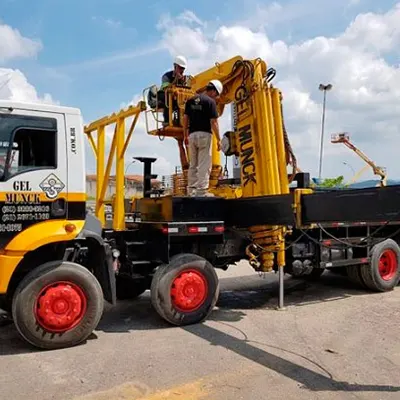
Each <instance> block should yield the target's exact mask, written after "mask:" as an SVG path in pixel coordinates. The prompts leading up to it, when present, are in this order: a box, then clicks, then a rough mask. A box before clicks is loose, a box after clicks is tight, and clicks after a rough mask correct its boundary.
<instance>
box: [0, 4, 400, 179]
mask: <svg viewBox="0 0 400 400" xmlns="http://www.w3.org/2000/svg"><path fill="white" fill-rule="evenodd" d="M0 3H1V7H0V9H1V11H0V25H1V24H3V25H8V26H10V27H11V28H13V29H17V30H18V31H19V33H20V34H21V35H22V36H23V37H25V38H30V39H37V40H38V41H40V43H41V46H42V48H41V50H40V51H39V52H38V53H37V54H36V56H35V57H25V58H11V59H9V60H8V61H7V62H6V63H5V64H3V65H0V68H1V67H5V68H10V69H19V70H21V71H22V72H23V74H24V75H25V76H26V77H27V79H28V81H29V83H30V84H31V85H33V86H34V87H35V88H36V90H37V92H38V93H39V95H40V96H42V95H43V94H44V93H50V94H51V96H52V98H53V99H54V100H56V101H59V102H60V103H61V104H63V105H71V106H76V107H79V108H80V109H81V110H82V113H83V116H84V119H85V121H90V120H93V119H95V118H98V117H101V116H103V115H104V114H108V113H111V112H113V111H116V110H118V109H119V107H120V105H121V104H123V103H125V104H126V103H127V102H129V101H131V100H132V98H133V96H135V95H138V94H140V93H141V92H142V90H143V89H144V88H145V87H148V86H150V85H151V84H153V83H156V84H157V83H159V82H160V77H161V75H162V74H163V73H164V72H165V71H166V70H168V69H169V68H170V67H171V56H172V53H174V52H179V53H181V51H180V50H181V49H189V51H191V50H192V47H195V45H197V44H198V43H196V42H193V41H192V42H191V45H189V46H192V47H187V46H188V44H187V43H186V44H185V39H186V38H185V37H180V38H179V37H176V32H177V31H176V30H175V28H174V26H173V27H170V28H168V27H165V26H164V27H160V25H159V23H160V21H161V20H162V19H164V20H165V17H166V16H167V15H169V16H170V18H172V20H171V23H174V24H183V22H182V19H181V20H180V22H177V21H178V19H179V15H181V14H182V13H183V12H185V11H191V12H192V13H194V15H195V17H196V18H197V19H198V20H200V22H193V20H192V21H187V20H186V21H184V23H185V24H186V25H187V26H188V27H190V33H191V34H195V33H196V32H201V37H202V40H203V42H207V43H208V44H207V45H209V47H210V48H212V49H213V53H212V54H210V55H209V54H208V53H207V52H205V53H202V54H194V53H193V52H192V53H193V54H190V55H189V57H188V58H189V69H188V72H189V73H190V66H191V64H190V63H191V61H192V60H194V61H193V64H195V63H197V65H199V62H200V64H201V61H202V59H204V60H205V61H206V62H205V63H203V64H204V65H207V67H209V66H211V65H212V64H213V63H214V62H215V61H217V60H215V59H214V58H213V57H214V55H213V54H217V55H218V56H219V55H220V54H225V53H224V49H223V48H222V49H221V47H218V43H219V42H218V40H220V39H221V37H219V39H218V40H217V39H215V35H216V34H217V33H218V32H219V34H221V27H223V26H227V27H228V28H229V29H230V28H234V27H237V26H241V27H245V28H249V29H250V31H251V37H250V36H249V40H250V41H253V42H252V46H253V47H252V49H251V51H250V50H249V52H250V53H251V55H253V54H255V55H256V56H258V54H257V51H258V50H257V43H260V46H264V48H263V50H262V51H263V52H264V53H265V54H267V55H268V56H269V57H270V60H272V61H270V62H272V63H273V64H276V65H274V66H277V68H279V70H278V74H279V79H281V80H283V87H284V88H285V90H286V93H287V96H286V97H287V98H288V102H289V103H290V104H289V105H288V106H287V108H286V109H287V110H288V111H287V115H288V118H287V119H288V121H289V122H288V123H289V128H290V130H291V131H292V132H293V133H294V138H293V141H294V146H295V147H296V146H298V149H299V152H300V153H301V156H302V159H303V160H304V161H303V165H305V167H304V168H313V171H312V172H313V173H314V174H315V172H316V166H317V165H318V163H317V160H316V157H317V156H316V154H317V153H318V151H316V148H315V146H316V143H317V142H318V140H319V139H318V135H319V131H320V113H321V108H320V107H321V94H320V93H319V92H318V89H317V85H318V83H319V82H317V81H315V80H316V79H320V78H321V79H325V77H326V79H328V78H329V79H330V78H331V76H332V79H336V81H335V91H334V92H332V94H330V95H329V96H330V98H331V100H329V101H330V102H328V103H329V104H328V107H332V110H331V109H330V110H329V114H328V117H327V123H329V124H330V126H329V130H337V129H340V130H341V129H342V128H343V129H347V128H349V129H352V130H353V131H354V132H355V135H356V138H357V141H358V143H361V142H362V141H365V143H366V144H367V145H369V146H370V147H369V148H366V151H367V153H368V154H371V152H372V155H373V157H375V159H378V160H379V157H382V156H381V155H380V154H379V152H377V150H376V146H374V145H373V143H374V140H375V134H376V129H378V128H379V129H385V131H387V129H386V126H385V127H384V121H383V120H382V118H383V117H382V115H389V117H390V118H392V119H393V120H396V118H398V117H397V115H398V113H397V111H396V112H395V111H392V110H390V109H389V108H388V107H385V106H384V105H383V104H382V103H381V102H380V101H379V100H378V97H377V100H376V104H375V103H373V104H370V103H368V101H369V100H368V99H370V98H371V96H376V94H377V93H379V91H383V92H382V93H386V92H388V91H389V90H390V87H393V84H390V83H389V82H386V77H385V79H383V78H382V77H381V78H380V79H379V80H378V81H377V80H376V79H375V78H376V71H378V72H379V71H382V70H385V71H389V72H390V74H389V75H390V76H392V79H394V81H397V78H396V79H395V78H393V77H394V76H395V75H394V74H397V73H398V62H399V61H398V60H399V55H400V53H399V50H398V49H399V46H398V45H397V43H398V42H396V41H395V40H394V39H393V43H391V47H390V46H389V47H390V49H389V50H388V49H387V48H384V44H385V43H387V42H385V40H386V41H387V40H389V39H388V38H390V35H392V36H393V37H394V38H395V39H396V38H398V36H396V35H397V33H396V30H398V26H400V21H398V23H397V24H395V23H393V20H392V21H391V24H392V25H390V26H389V22H388V21H389V19H388V18H387V19H386V20H385V22H381V20H379V18H381V16H379V15H375V16H374V17H373V18H375V19H374V20H373V21H372V22H369V23H368V21H367V22H365V21H364V22H363V21H361V22H360V20H359V22H358V25H357V24H356V28H354V29H353V32H352V34H351V35H347V37H344V36H345V35H344V32H345V30H346V29H347V28H348V27H349V25H350V24H351V23H352V22H353V21H354V19H355V18H356V17H357V15H359V14H361V13H364V14H365V13H376V14H382V13H386V12H387V11H388V10H390V9H391V8H393V7H394V6H395V4H396V1H389V0H382V1H380V2H376V1H372V0H335V1H333V0H331V1H325V2H320V1H319V0H304V1H296V0H293V1H290V0H282V1H278V2H272V1H260V0H247V2H246V1H244V0H230V1H226V0H222V1H219V2H217V1H215V0H214V1H211V0H202V1H199V2H196V3H193V2H187V1H183V0H173V1H169V2H167V1H154V0H147V1H137V0H108V1H107V0H85V1H82V0H80V1H78V0H70V1H65V0H35V1H31V0H0ZM322 4H323V5H322ZM364 17H365V18H366V19H368V18H367V17H368V15H367V16H364ZM373 18H372V19H373ZM376 18H378V19H376ZM370 19H371V18H370ZM376 21H378V22H379V23H376ZM368 24H369V25H368ZM382 24H383V25H384V24H387V29H386V30H382V29H381V28H382V26H383V25H382ZM396 26H397V28H396ZM369 27H370V28H371V32H372V33H371V34H370V37H368V38H367V36H368V35H369V34H368V32H369V31H368V29H369ZM376 27H377V29H378V31H377V32H378V33H379V35H375V36H374V34H373V29H375V28H376ZM229 29H228V30H229ZM174 30H175V37H174ZM166 32H168V35H169V36H168V37H169V38H170V39H169V40H170V41H172V42H173V44H171V43H165V42H161V40H162V38H163V34H165V33H166ZM360 32H361V33H360ZM234 33H235V32H233V31H230V34H232V35H233V34H234ZM225 34H229V32H228V33H226V32H225ZM238 35H239V36H240V34H238V33H237V32H236V36H235V37H234V41H235V43H234V44H233V45H232V46H233V47H232V49H230V51H228V52H227V54H231V53H234V54H240V53H241V52H244V53H246V54H247V48H246V45H247V44H246V43H243V40H244V38H240V37H238ZM222 36H223V35H222ZM261 36H262V37H261ZM320 37H322V39H323V40H322V41H321V40H319V38H320ZM339 37H341V38H342V39H341V40H342V41H341V42H340V43H339V42H338V41H337V40H336V38H339ZM364 37H365V38H366V39H365V40H366V41H365V46H364V47H365V48H362V47H363V44H362V43H363V41H364ZM374 38H375V40H376V41H377V43H375V42H374ZM0 39H1V38H0ZM222 39H224V38H222ZM188 40H189V39H188ZM335 40H336V42H335ZM396 40H397V39H396ZM279 41H283V42H284V46H286V47H285V49H284V50H282V48H281V47H280V45H279ZM305 41H309V42H308V43H306V44H304V43H305ZM188 43H189V42H188ZM221 43H222V42H221ZM271 43H273V44H274V46H275V45H277V47H276V48H275V47H273V48H272V53H271V51H270V50H268V48H269V47H268V46H269V45H270V44H271ZM381 43H382V46H381ZM185 46H186V47H185ZM224 46H228V47H229V43H226V42H224ZM271 46H272V45H271ZM346 46H347V47H346ZM249 47H251V45H250V44H249ZM307 47H309V49H307ZM260 48H261V47H260ZM199 49H200V50H201V46H200V47H199ZM218 49H219V50H218ZM266 49H267V50H268V51H267V50H266ZM299 49H300V50H301V51H299ZM324 49H327V50H326V52H327V54H326V55H327V57H326V60H325V61H324V59H323V57H322V56H321V54H319V52H322V51H324ZM353 49H354V53H353ZM275 50H276V51H275ZM260 51H261V50H260ZM335 51H338V53H337V54H338V58H336V59H335V56H334V54H336V53H335ZM250 53H249V54H250ZM264 53H263V54H264ZM289 53H290V54H291V57H292V58H290V57H289V58H287V59H286V60H285V62H283V61H282V62H281V60H283V59H284V58H285V56H286V55H287V54H289ZM293 57H296V60H294V59H293ZM340 57H342V58H340ZM314 58H319V59H318V60H317V61H318V63H319V64H318V66H320V68H319V69H318V76H313V75H316V74H315V71H313V72H309V70H310V71H312V68H313V67H314V66H315V65H314V64H315V62H314V61H310V60H311V59H314ZM0 59H1V44H0ZM293 60H294V61H293ZM357 60H360V61H359V64H357V63H356V61H357ZM219 61H221V60H219ZM267 62H269V60H267ZM382 62H383V63H384V65H382ZM333 63H334V64H335V68H333V65H332V64H333ZM193 64H192V65H193ZM369 65H371V66H373V67H370V71H368V70H367V69H368V68H367V66H369ZM395 65H397V69H395V67H394V66H395ZM329 67H332V68H333V69H332V70H331V69H330V68H329ZM346 68H349V69H351V68H352V69H353V70H352V75H349V77H348V81H346V79H347V78H346ZM340 69H343V71H344V72H343V71H342V72H340V71H339V70H340ZM364 69H365V71H364ZM335 71H339V72H337V73H336V72H335ZM357 71H360V76H356V75H357ZM386 73H387V72H386ZM329 74H331V75H329ZM374 74H375V75H374ZM333 75H335V76H333ZM366 82H367V83H366ZM377 82H378V83H379V82H384V83H382V84H381V85H384V84H385V82H386V84H387V85H386V86H385V87H378V86H379V84H378V83H377ZM341 84H342V85H343V86H342V87H340V85H341ZM352 84H354V85H355V86H354V88H352V87H351V88H350V87H349V85H352ZM365 85H366V87H367V90H371V93H373V94H372V95H371V94H368V93H367V94H368V96H366V97H365V98H364V99H362V98H360V99H361V100H362V101H361V100H360V101H359V102H358V100H355V99H357V98H358V97H356V96H359V95H360V93H364V92H365V88H364V86H365ZM370 86H371V87H370ZM363 91H364V92H363ZM392 92H393V93H391V95H393V96H394V93H395V90H394V89H393V90H392ZM365 93H366V92H365ZM395 98H396V97H393V99H395ZM394 102H395V100H390V101H389V100H388V104H393V103H394ZM363 107H364V108H363ZM372 109H373V110H375V111H374V112H373V113H371V110H372ZM335 112H336V115H335ZM362 112H364V114H362ZM368 118H369V119H368ZM337 121H340V124H338V123H336V122H337ZM396 121H398V120H396ZM396 123H397V122H396ZM396 123H395V124H393V123H391V124H390V127H391V128H390V129H392V131H391V132H392V133H391V134H392V137H399V135H398V132H397V131H395V130H394V128H393V126H395V125H396ZM399 125H400V124H397V126H399ZM383 127H384V128H383ZM296 135H297V139H296ZM306 135H308V136H306ZM357 135H358V136H357ZM296 140H297V143H298V144H297V145H296ZM327 140H328V139H327ZM305 144H307V146H308V147H309V149H307V148H305V147H304V146H305ZM399 144H400V143H399ZM168 146H169V147H168V148H169V150H168V151H170V150H171V148H172V146H173V144H172V145H171V146H170V145H168ZM302 146H303V147H302ZM391 147H394V146H391ZM157 151H158V150H157ZM171 151H172V150H171ZM344 151H345V152H346V151H347V152H348V150H344ZM374 151H375V152H376V156H375V155H374V153H373V152H374ZM326 154H327V156H326V157H327V161H326V168H327V173H329V174H330V175H333V174H336V173H338V171H339V173H344V174H349V171H348V169H349V168H348V167H344V166H342V167H340V168H338V167H337V162H336V161H335V159H334V155H335V154H336V153H334V152H333V153H332V154H333V155H332V154H331V155H330V156H329V155H328V152H327V153H326ZM348 155H349V153H346V154H345V155H344V156H343V157H344V158H343V160H345V161H346V162H349V160H351V159H352V158H351V156H348ZM174 157H175V158H174V160H173V161H171V163H172V164H174V163H175V162H176V154H175V156H174ZM329 157H330V159H329ZM329 160H330V161H329ZM343 160H342V161H343ZM342 161H341V163H342ZM383 161H384V162H386V160H383ZM342 164H343V163H342ZM361 165H362V164H361ZM354 168H356V169H358V167H357V163H356V161H354ZM392 169H393V170H395V173H396V175H397V176H399V177H400V166H399V167H398V166H397V164H396V163H395V162H393V166H392ZM350 172H351V171H350Z"/></svg>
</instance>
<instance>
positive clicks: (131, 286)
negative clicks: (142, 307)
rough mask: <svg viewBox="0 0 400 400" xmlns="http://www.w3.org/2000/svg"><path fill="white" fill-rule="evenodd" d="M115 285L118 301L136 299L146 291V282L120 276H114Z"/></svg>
mask: <svg viewBox="0 0 400 400" xmlns="http://www.w3.org/2000/svg"><path fill="white" fill-rule="evenodd" d="M115 285H116V292H117V299H118V300H132V299H136V298H137V297H139V296H140V295H141V294H143V293H144V292H145V291H146V290H147V289H148V285H147V283H146V282H144V281H142V280H138V279H136V280H135V279H132V278H131V277H129V276H121V275H117V276H116V278H115Z"/></svg>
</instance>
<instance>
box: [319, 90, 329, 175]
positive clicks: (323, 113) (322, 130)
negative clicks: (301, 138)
mask: <svg viewBox="0 0 400 400" xmlns="http://www.w3.org/2000/svg"><path fill="white" fill-rule="evenodd" d="M318 89H319V90H321V91H323V92H324V103H323V106H322V126H321V145H320V149H319V172H318V177H319V179H321V174H322V151H323V146H324V129H325V104H326V92H327V91H328V90H331V89H332V85H331V84H330V83H328V84H327V85H324V84H322V83H320V85H319V87H318Z"/></svg>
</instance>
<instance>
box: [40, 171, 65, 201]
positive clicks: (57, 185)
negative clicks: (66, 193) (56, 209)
mask: <svg viewBox="0 0 400 400" xmlns="http://www.w3.org/2000/svg"><path fill="white" fill-rule="evenodd" d="M39 187H40V189H42V190H43V192H44V193H45V195H46V197H47V198H48V199H50V200H53V199H55V198H56V197H57V196H58V195H59V193H60V192H61V190H63V189H64V188H65V185H64V183H62V182H61V180H60V179H58V177H57V176H56V175H54V174H50V175H49V176H48V177H47V178H46V179H45V180H44V181H42V183H41V184H40V185H39Z"/></svg>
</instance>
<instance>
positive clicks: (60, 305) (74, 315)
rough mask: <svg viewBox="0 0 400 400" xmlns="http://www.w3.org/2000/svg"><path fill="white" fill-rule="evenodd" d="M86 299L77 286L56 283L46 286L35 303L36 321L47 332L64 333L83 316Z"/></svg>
mask: <svg viewBox="0 0 400 400" xmlns="http://www.w3.org/2000/svg"><path fill="white" fill-rule="evenodd" d="M86 307H87V302H86V297H85V295H84V293H83V291H82V289H80V288H79V287H78V286H77V285H75V284H73V283H71V282H57V283H53V284H51V285H48V286H46V287H45V288H44V289H43V290H42V291H41V292H40V294H39V296H38V300H37V302H36V310H35V311H36V320H37V322H38V323H39V324H40V325H41V326H42V327H43V328H44V329H45V330H46V331H49V332H59V333H61V332H66V331H68V330H71V329H72V328H74V327H75V326H76V325H78V324H79V323H80V322H81V321H82V319H83V316H84V315H85V312H86Z"/></svg>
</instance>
